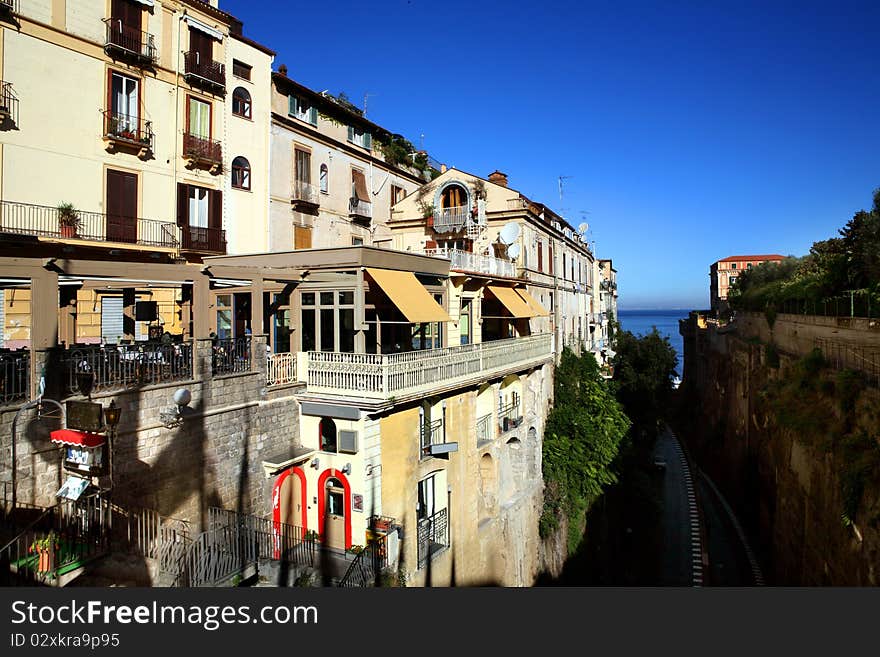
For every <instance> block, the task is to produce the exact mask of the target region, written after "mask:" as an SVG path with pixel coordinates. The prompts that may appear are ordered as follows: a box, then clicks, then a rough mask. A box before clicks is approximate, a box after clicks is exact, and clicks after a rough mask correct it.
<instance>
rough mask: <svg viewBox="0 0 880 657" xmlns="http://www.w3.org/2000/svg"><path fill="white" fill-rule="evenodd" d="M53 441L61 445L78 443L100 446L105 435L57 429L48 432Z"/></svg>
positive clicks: (85, 445) (80, 444)
mask: <svg viewBox="0 0 880 657" xmlns="http://www.w3.org/2000/svg"><path fill="white" fill-rule="evenodd" d="M49 438H50V439H51V440H52V442H53V443H59V444H61V445H79V446H81V447H100V446H101V445H103V444H104V440H105V439H106V436H104V435H103V434H100V433H89V432H88V431H77V430H76V429H58V430H57V431H53V432H52V433H50V434H49Z"/></svg>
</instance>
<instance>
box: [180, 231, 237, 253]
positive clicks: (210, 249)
mask: <svg viewBox="0 0 880 657" xmlns="http://www.w3.org/2000/svg"><path fill="white" fill-rule="evenodd" d="M181 237H182V239H181V246H180V248H181V249H182V250H184V251H202V252H204V253H219V254H225V253H226V231H225V230H223V229H222V228H206V227H203V226H184V227H183V228H181Z"/></svg>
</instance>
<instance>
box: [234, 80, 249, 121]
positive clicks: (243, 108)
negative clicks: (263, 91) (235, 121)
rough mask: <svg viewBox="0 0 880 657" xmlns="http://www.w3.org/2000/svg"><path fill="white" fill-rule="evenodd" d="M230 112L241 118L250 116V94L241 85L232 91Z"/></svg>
mask: <svg viewBox="0 0 880 657" xmlns="http://www.w3.org/2000/svg"><path fill="white" fill-rule="evenodd" d="M232 113H233V114H235V115H236V116H240V117H242V118H243V119H249V118H251V95H250V94H249V93H248V90H247V89H245V88H243V87H236V88H235V91H233V92H232Z"/></svg>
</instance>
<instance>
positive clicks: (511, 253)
mask: <svg viewBox="0 0 880 657" xmlns="http://www.w3.org/2000/svg"><path fill="white" fill-rule="evenodd" d="M519 250H520V248H519V244H511V245H510V246H508V247H507V255H508V257H509V258H510V259H511V260H516V259H517V258H518V257H519Z"/></svg>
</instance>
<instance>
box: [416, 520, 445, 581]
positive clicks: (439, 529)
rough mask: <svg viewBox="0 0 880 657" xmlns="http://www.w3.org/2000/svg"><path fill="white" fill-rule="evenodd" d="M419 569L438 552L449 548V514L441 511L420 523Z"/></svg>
mask: <svg viewBox="0 0 880 657" xmlns="http://www.w3.org/2000/svg"><path fill="white" fill-rule="evenodd" d="M418 527H419V531H418V558H419V569H421V568H424V567H425V564H427V563H428V560H429V559H431V558H432V557H433V556H434V555H435V554H437V553H438V552H440V551H442V550H444V549H446V548H447V547H449V513H448V510H447V509H440V510H439V511H437V512H436V513H434V514H433V515H431V516H429V517H427V518H421V519H419V521H418Z"/></svg>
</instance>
